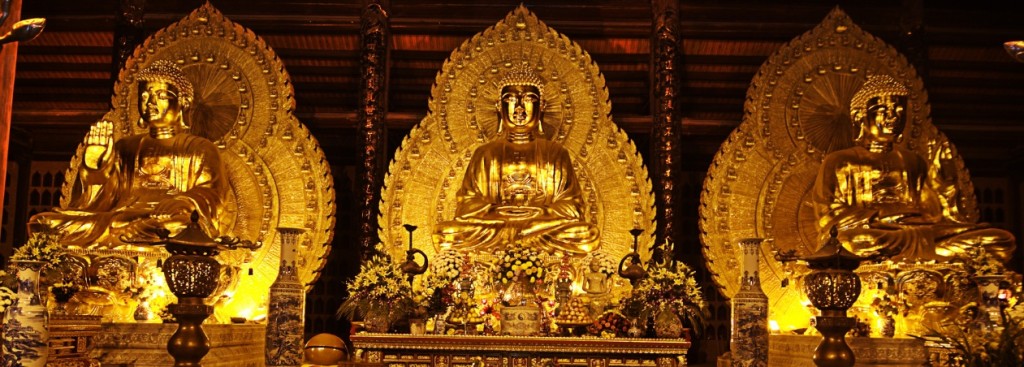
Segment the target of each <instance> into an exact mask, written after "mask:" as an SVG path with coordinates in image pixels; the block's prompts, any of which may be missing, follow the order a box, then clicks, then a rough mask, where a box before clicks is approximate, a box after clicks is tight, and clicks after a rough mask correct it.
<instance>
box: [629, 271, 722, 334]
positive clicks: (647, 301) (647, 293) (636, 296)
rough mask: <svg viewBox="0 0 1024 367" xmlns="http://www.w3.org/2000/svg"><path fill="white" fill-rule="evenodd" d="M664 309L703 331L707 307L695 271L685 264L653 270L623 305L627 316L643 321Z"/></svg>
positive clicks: (641, 280)
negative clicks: (639, 318)
mask: <svg viewBox="0 0 1024 367" xmlns="http://www.w3.org/2000/svg"><path fill="white" fill-rule="evenodd" d="M663 307H664V308H667V309H668V310H670V311H672V312H673V313H675V314H676V315H678V316H679V317H681V318H683V319H684V320H687V321H689V322H690V325H692V326H693V328H694V329H695V331H698V332H699V331H700V330H701V329H703V326H704V315H705V310H707V304H706V303H705V302H704V296H703V294H702V293H701V290H700V286H698V285H697V279H696V277H695V276H694V273H693V270H691V269H690V268H689V267H688V266H686V265H685V264H683V263H676V264H674V265H671V266H667V267H651V268H650V269H648V270H647V277H645V278H643V279H640V281H639V282H637V285H636V287H634V288H633V292H632V293H631V294H630V295H629V296H628V297H626V298H624V299H623V300H622V301H621V302H620V308H621V310H622V312H623V313H624V314H626V315H630V316H634V317H641V318H643V319H646V318H647V317H651V316H654V315H655V314H657V312H658V311H660V310H661V309H662V308H663Z"/></svg>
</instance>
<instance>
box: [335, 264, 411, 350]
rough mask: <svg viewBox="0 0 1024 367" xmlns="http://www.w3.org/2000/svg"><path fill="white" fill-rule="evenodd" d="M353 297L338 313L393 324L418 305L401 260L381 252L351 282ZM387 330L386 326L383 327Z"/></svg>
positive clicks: (350, 295)
mask: <svg viewBox="0 0 1024 367" xmlns="http://www.w3.org/2000/svg"><path fill="white" fill-rule="evenodd" d="M347 286H348V292H349V297H348V299H346V300H345V301H344V302H343V303H342V304H341V307H339V308H338V316H344V317H347V318H349V320H352V319H354V318H356V317H357V315H361V316H363V318H364V320H366V321H371V319H372V321H373V322H384V323H385V324H386V325H384V326H387V325H391V324H392V323H394V322H395V321H396V320H399V319H401V318H404V317H406V316H407V315H409V314H410V313H411V312H412V311H413V309H414V308H415V303H414V302H413V299H412V287H411V286H410V285H409V282H408V281H407V280H406V276H405V274H404V273H402V270H401V269H400V268H399V266H398V264H395V263H394V261H392V260H391V257H390V256H388V255H386V254H385V255H377V256H374V257H373V258H371V259H370V260H368V261H366V262H365V263H363V265H362V266H360V269H359V274H357V275H356V277H355V278H353V279H352V280H351V281H349V282H348V283H347ZM382 331H383V330H382Z"/></svg>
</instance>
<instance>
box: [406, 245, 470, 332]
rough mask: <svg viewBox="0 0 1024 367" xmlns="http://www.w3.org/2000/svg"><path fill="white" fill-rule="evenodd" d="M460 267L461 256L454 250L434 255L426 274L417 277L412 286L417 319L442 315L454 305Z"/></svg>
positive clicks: (461, 263)
mask: <svg viewBox="0 0 1024 367" xmlns="http://www.w3.org/2000/svg"><path fill="white" fill-rule="evenodd" d="M462 265H463V261H462V258H461V256H460V255H459V253H458V252H456V251H454V250H445V251H441V252H438V253H437V254H436V255H434V259H432V260H431V261H430V267H429V269H428V270H427V273H426V274H423V276H420V277H417V278H416V279H415V285H414V286H413V290H414V292H413V301H414V302H415V303H416V305H417V307H416V314H417V315H416V316H417V317H432V316H436V315H440V314H443V313H445V312H446V311H447V310H448V307H450V306H451V305H452V304H454V301H455V299H454V297H453V295H454V294H455V285H454V284H455V281H456V280H457V279H458V278H459V275H460V274H462V271H461V268H462Z"/></svg>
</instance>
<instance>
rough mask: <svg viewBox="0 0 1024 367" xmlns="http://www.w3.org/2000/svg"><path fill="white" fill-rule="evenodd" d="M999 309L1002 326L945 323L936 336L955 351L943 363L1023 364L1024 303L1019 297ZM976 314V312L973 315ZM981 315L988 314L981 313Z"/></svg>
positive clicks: (967, 366)
mask: <svg viewBox="0 0 1024 367" xmlns="http://www.w3.org/2000/svg"><path fill="white" fill-rule="evenodd" d="M1011 303H1014V304H1013V305H1012V306H1010V307H1007V308H1005V309H1003V310H1002V312H1001V316H1002V321H1003V326H1002V327H994V326H991V325H980V324H981V323H978V322H972V323H966V324H959V323H958V324H957V325H956V326H953V327H946V328H943V330H942V331H941V332H940V335H939V338H940V339H941V340H942V341H944V342H945V343H947V344H949V345H951V346H952V347H953V349H955V350H956V353H953V354H951V355H950V360H949V361H946V364H945V365H948V366H957V367H989V366H1022V365H1024V305H1022V304H1021V303H1020V301H1019V300H1014V301H1011ZM976 317H977V316H975V319H976ZM981 317H987V316H984V315H982V316H981Z"/></svg>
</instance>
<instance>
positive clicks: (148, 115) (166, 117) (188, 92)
mask: <svg viewBox="0 0 1024 367" xmlns="http://www.w3.org/2000/svg"><path fill="white" fill-rule="evenodd" d="M135 79H136V80H137V81H138V87H139V88H138V92H139V96H138V97H139V116H140V121H139V124H140V125H143V126H149V128H150V130H151V131H156V130H175V129H177V128H178V127H182V126H185V121H184V113H185V111H187V110H188V109H189V107H190V106H191V104H192V83H190V82H189V81H188V79H187V78H185V74H184V73H182V72H181V69H179V68H178V67H177V66H176V65H174V63H173V62H170V61H166V60H160V61H157V62H154V63H153V65H150V66H149V67H147V68H145V69H143V70H142V71H140V72H139V74H138V75H137V76H136V77H135Z"/></svg>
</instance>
